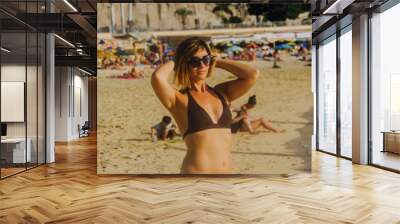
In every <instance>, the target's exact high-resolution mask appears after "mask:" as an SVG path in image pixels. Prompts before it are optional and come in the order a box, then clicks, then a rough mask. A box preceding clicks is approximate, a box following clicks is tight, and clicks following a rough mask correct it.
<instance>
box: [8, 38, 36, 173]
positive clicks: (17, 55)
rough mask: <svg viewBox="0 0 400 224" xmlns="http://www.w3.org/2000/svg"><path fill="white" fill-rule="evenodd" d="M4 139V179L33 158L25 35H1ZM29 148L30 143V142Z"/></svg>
mask: <svg viewBox="0 0 400 224" xmlns="http://www.w3.org/2000/svg"><path fill="white" fill-rule="evenodd" d="M1 47H2V49H6V50H1V122H2V125H3V133H2V140H1V161H2V162H1V166H2V170H1V173H2V178H3V177H5V176H9V175H12V174H14V173H17V172H20V171H23V170H25V163H26V161H27V159H28V160H29V159H30V151H29V150H28V152H27V151H26V146H27V144H26V123H25V91H26V69H27V67H26V35H25V33H22V32H21V33H5V32H3V33H2V34H1ZM28 149H29V144H28Z"/></svg>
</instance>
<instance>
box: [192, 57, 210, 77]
mask: <svg viewBox="0 0 400 224" xmlns="http://www.w3.org/2000/svg"><path fill="white" fill-rule="evenodd" d="M207 57H209V54H208V53H207V50H205V49H199V50H198V51H197V52H196V53H195V54H194V55H193V56H192V57H191V58H190V59H189V70H190V79H191V80H192V81H197V80H205V79H206V78H207V74H208V69H209V68H210V63H211V60H209V58H207ZM190 61H192V63H190ZM205 61H208V63H207V62H206V63H205Z"/></svg>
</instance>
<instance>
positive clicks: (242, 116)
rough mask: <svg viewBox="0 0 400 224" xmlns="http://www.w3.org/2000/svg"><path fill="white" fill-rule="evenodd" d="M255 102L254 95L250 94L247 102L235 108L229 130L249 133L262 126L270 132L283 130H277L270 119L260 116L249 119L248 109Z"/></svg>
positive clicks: (254, 104) (253, 132) (253, 105)
mask: <svg viewBox="0 0 400 224" xmlns="http://www.w3.org/2000/svg"><path fill="white" fill-rule="evenodd" d="M256 104H257V101H256V95H253V96H250V97H249V99H248V101H247V103H246V104H244V105H242V106H241V107H240V110H236V111H234V112H237V115H236V117H235V118H234V119H233V120H232V124H231V131H232V133H237V132H238V131H243V132H249V133H250V134H257V132H256V130H257V129H258V128H260V127H263V128H265V129H267V130H270V131H272V132H275V133H278V132H284V131H285V130H278V129H276V128H274V127H273V126H272V124H271V122H270V121H268V120H267V119H264V118H262V117H260V118H255V119H251V118H250V116H249V112H248V110H250V109H253V108H254V107H255V106H256Z"/></svg>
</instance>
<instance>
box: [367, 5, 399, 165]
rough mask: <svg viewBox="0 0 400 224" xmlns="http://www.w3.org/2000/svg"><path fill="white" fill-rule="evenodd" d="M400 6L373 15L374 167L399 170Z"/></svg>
mask: <svg viewBox="0 0 400 224" xmlns="http://www.w3.org/2000/svg"><path fill="white" fill-rule="evenodd" d="M398 21H400V5H399V4H398V5H396V6H394V7H392V8H390V9H388V10H387V11H385V12H383V13H381V14H377V15H374V16H373V17H372V19H371V26H372V38H371V40H372V49H371V50H372V54H371V59H372V77H371V79H372V80H371V85H372V86H371V88H372V90H371V91H372V93H371V104H372V106H371V108H372V111H371V116H372V117H371V120H372V125H371V128H372V130H371V132H372V163H373V164H377V165H380V166H384V167H388V168H392V169H396V170H400V155H399V154H400V111H399V109H400V108H399V106H400V105H399V99H400V63H399V61H398V52H400V45H398V44H394V43H397V42H396V41H398V40H399V38H400V33H399V32H398V31H397V30H396V29H393V27H397V26H398V25H397V23H398Z"/></svg>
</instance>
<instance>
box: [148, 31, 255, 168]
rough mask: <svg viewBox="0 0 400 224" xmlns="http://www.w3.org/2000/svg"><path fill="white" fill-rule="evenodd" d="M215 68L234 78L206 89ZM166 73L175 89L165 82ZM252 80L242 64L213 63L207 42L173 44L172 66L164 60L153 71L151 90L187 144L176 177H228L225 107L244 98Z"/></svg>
mask: <svg viewBox="0 0 400 224" xmlns="http://www.w3.org/2000/svg"><path fill="white" fill-rule="evenodd" d="M215 67H216V68H221V69H224V70H226V71H228V72H230V73H232V74H233V75H235V76H236V77H237V79H235V80H231V81H227V82H223V83H220V84H218V85H216V86H215V87H210V86H208V85H207V83H206V79H207V77H209V76H210V75H211V74H212V73H213V70H214V68H215ZM172 71H174V80H175V83H176V84H177V85H178V86H179V87H181V88H182V90H181V91H178V90H176V89H174V88H173V86H172V85H171V84H170V83H169V82H168V76H169V74H170V73H171V72H172ZM258 76H259V72H258V70H256V69H254V68H252V67H250V66H248V65H245V64H242V63H239V62H235V61H231V60H222V59H216V58H215V57H214V56H213V53H212V51H211V49H210V47H209V46H208V44H207V43H206V42H205V41H203V40H201V39H199V38H196V37H193V38H189V39H186V40H184V41H183V42H181V43H180V44H179V46H178V47H177V50H176V58H175V62H174V61H169V62H168V63H165V64H163V65H161V66H160V67H158V68H157V69H156V70H155V71H154V73H153V75H152V78H151V84H152V87H153V89H154V91H155V93H156V95H157V97H158V98H159V100H160V101H161V103H162V104H163V105H164V106H165V107H166V108H167V109H168V111H169V112H170V113H171V115H172V116H173V117H174V119H175V121H176V123H177V125H178V127H179V129H180V130H181V133H183V138H184V141H185V143H186V146H187V153H186V156H185V158H184V160H183V163H182V166H181V173H183V174H229V173H231V171H232V161H231V141H232V134H231V129H230V125H231V121H232V115H231V112H230V110H229V105H230V103H231V102H232V101H234V100H235V99H237V98H239V97H240V96H242V95H244V94H245V93H246V92H247V91H248V90H249V89H250V88H251V87H252V86H253V85H254V83H255V80H256V79H257V77H258Z"/></svg>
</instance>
